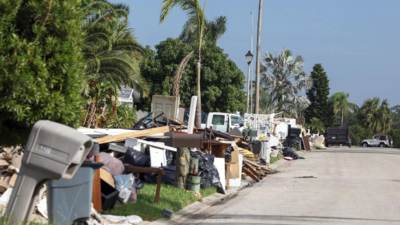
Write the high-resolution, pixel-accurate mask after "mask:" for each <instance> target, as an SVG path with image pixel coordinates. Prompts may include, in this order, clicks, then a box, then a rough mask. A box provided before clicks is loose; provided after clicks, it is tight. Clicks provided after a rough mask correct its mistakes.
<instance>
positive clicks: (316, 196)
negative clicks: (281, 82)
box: [182, 147, 400, 225]
mask: <svg viewBox="0 0 400 225" xmlns="http://www.w3.org/2000/svg"><path fill="white" fill-rule="evenodd" d="M304 157H305V158H306V159H304V160H296V161H293V162H287V163H285V164H283V165H282V166H281V167H279V168H278V170H280V172H279V173H277V174H275V175H272V176H269V177H268V178H267V179H264V181H263V183H261V184H259V185H256V186H254V187H250V188H246V189H245V190H243V191H242V192H239V195H238V196H236V197H234V198H232V199H231V200H228V201H227V202H226V203H224V204H221V205H217V206H212V207H210V208H209V209H207V210H206V211H205V212H204V213H201V215H194V216H193V218H191V219H190V220H187V221H185V222H184V223H182V224H205V225H210V224H318V225H320V224H329V225H331V224H341V225H343V224H363V225H364V224H368V225H369V224H374V225H376V224H400V150H398V149H387V148H386V149H384V148H382V149H380V148H354V147H353V148H347V147H342V148H328V149H327V150H318V151H312V152H309V153H307V154H305V155H304ZM302 176H314V177H316V178H298V177H302ZM182 222H183V221H182Z"/></svg>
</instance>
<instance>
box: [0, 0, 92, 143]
mask: <svg viewBox="0 0 400 225" xmlns="http://www.w3.org/2000/svg"><path fill="white" fill-rule="evenodd" d="M83 17H84V12H82V11H81V1H76V0H60V1H42V0H30V1H28V0H12V1H0V21H1V26H0V68H1V70H0V146H12V145H19V144H25V143H26V141H27V138H28V136H29V132H30V129H31V127H32V125H33V124H34V123H35V122H36V121H38V120H52V121H55V122H59V123H62V124H65V125H68V126H72V127H77V126H78V125H79V122H80V119H81V113H82V106H83V102H82V99H81V87H82V82H83V74H84V66H85V65H84V63H83V60H82V59H83V56H82V52H81V48H82V44H83V38H82V36H83V31H82V29H81V27H80V26H81V24H82V22H83Z"/></svg>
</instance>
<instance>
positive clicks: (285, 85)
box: [260, 49, 312, 117]
mask: <svg viewBox="0 0 400 225" xmlns="http://www.w3.org/2000/svg"><path fill="white" fill-rule="evenodd" d="M303 65H304V59H303V57H302V56H297V57H296V59H295V60H294V61H293V57H292V52H291V51H290V50H286V49H284V50H283V51H282V52H281V53H280V54H279V55H276V54H275V56H273V54H272V53H269V52H267V53H265V54H264V62H262V68H261V76H262V79H261V80H262V84H263V86H265V87H267V88H268V90H269V95H272V96H274V99H275V101H276V102H277V103H276V105H277V106H279V107H278V108H281V110H282V107H284V108H285V110H286V111H287V112H288V114H289V115H295V116H296V117H297V116H298V115H299V114H300V113H301V112H302V111H303V110H304V109H306V108H307V107H308V106H309V105H310V101H309V100H308V99H307V98H306V97H304V96H301V95H300V92H301V91H304V90H309V89H310V88H311V87H312V79H311V78H310V77H309V76H307V75H306V74H305V73H304V72H303V71H302V68H303ZM293 82H296V84H295V85H293ZM261 89H262V88H261ZM261 89H260V90H261ZM261 92H262V91H260V109H261V108H262V106H261V104H262V103H261V102H263V101H264V100H263V99H262V98H265V97H264V96H263V94H262V93H261ZM288 103H291V104H288Z"/></svg>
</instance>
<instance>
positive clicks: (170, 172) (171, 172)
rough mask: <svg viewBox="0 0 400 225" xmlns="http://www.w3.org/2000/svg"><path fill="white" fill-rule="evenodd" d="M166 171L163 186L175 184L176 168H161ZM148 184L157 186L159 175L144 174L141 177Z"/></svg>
mask: <svg viewBox="0 0 400 225" xmlns="http://www.w3.org/2000/svg"><path fill="white" fill-rule="evenodd" d="M161 168H163V169H164V170H165V174H164V175H163V176H162V178H161V182H162V183H163V184H171V185H173V184H175V166H171V165H169V166H163V167H161ZM140 179H141V180H143V181H144V182H145V183H146V184H157V175H156V174H151V173H143V174H141V176H140Z"/></svg>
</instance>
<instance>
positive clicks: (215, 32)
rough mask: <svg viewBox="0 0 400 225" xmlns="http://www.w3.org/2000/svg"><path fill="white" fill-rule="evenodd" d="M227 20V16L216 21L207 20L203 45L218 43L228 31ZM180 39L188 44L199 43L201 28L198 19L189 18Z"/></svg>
mask: <svg viewBox="0 0 400 225" xmlns="http://www.w3.org/2000/svg"><path fill="white" fill-rule="evenodd" d="M226 23H227V19H226V17H225V16H219V17H217V18H216V19H215V20H214V21H209V20H207V19H206V20H205V22H204V30H203V38H202V42H203V43H202V45H204V44H207V43H216V42H217V41H218V39H220V38H221V37H222V35H224V33H225V31H226ZM179 39H180V40H181V41H182V42H183V43H186V44H192V45H195V44H198V43H199V28H198V22H197V20H196V18H193V17H192V18H189V20H188V21H186V23H185V25H184V26H183V29H182V32H181V34H180V35H179Z"/></svg>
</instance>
